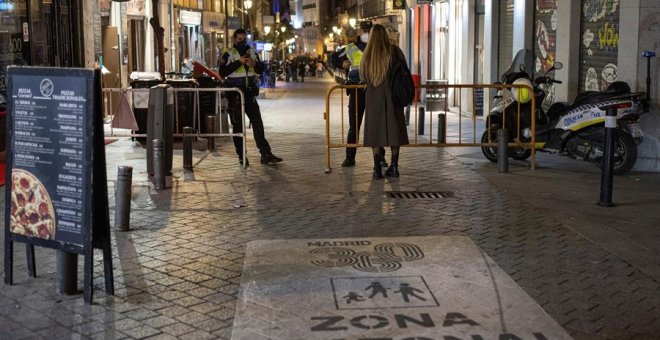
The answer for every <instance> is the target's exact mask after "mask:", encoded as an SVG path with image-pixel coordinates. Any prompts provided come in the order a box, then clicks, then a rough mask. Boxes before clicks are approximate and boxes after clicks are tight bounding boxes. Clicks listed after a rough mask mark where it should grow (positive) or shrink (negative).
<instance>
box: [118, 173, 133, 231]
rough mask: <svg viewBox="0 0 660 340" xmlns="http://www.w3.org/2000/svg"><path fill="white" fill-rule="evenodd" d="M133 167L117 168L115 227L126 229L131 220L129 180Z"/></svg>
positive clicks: (130, 180)
mask: <svg viewBox="0 0 660 340" xmlns="http://www.w3.org/2000/svg"><path fill="white" fill-rule="evenodd" d="M132 178H133V167H131V166H120V167H118V168H117V188H116V190H115V228H118V229H119V230H121V231H128V225H129V223H130V220H131V182H132Z"/></svg>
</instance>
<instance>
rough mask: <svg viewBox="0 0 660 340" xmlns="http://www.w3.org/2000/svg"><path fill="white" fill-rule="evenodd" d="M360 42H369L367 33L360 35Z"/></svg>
mask: <svg viewBox="0 0 660 340" xmlns="http://www.w3.org/2000/svg"><path fill="white" fill-rule="evenodd" d="M360 40H362V42H363V43H365V44H366V43H367V42H368V41H369V33H362V34H361V35H360Z"/></svg>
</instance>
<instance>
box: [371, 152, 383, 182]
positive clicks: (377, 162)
mask: <svg viewBox="0 0 660 340" xmlns="http://www.w3.org/2000/svg"><path fill="white" fill-rule="evenodd" d="M381 162H382V158H381V157H380V155H374V173H373V175H372V176H371V178H373V179H381V178H383V167H382V166H381Z"/></svg>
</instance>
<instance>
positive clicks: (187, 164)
mask: <svg viewBox="0 0 660 340" xmlns="http://www.w3.org/2000/svg"><path fill="white" fill-rule="evenodd" d="M192 134H193V129H192V128H191V127H189V126H186V127H184V128H183V168H184V169H186V170H192V169H193V165H192V164H193V163H192V144H193V143H192V142H193V141H192V139H193V137H192Z"/></svg>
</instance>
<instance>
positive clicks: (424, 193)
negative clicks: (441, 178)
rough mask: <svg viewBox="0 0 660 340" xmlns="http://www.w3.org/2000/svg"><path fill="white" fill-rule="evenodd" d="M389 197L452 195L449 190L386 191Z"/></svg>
mask: <svg viewBox="0 0 660 340" xmlns="http://www.w3.org/2000/svg"><path fill="white" fill-rule="evenodd" d="M385 193H386V194H387V196H388V197H389V198H394V199H412V198H448V197H453V196H454V193H453V192H451V191H386V192H385Z"/></svg>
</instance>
